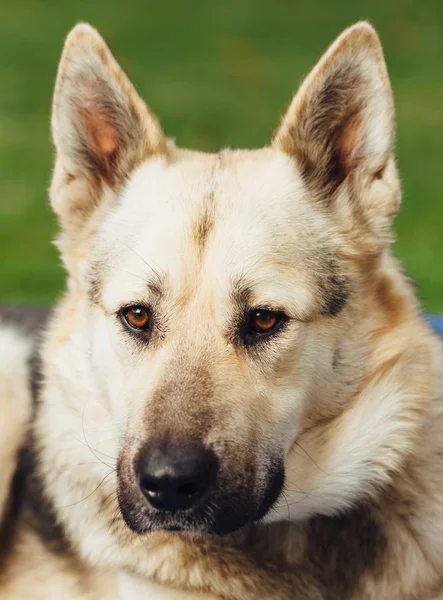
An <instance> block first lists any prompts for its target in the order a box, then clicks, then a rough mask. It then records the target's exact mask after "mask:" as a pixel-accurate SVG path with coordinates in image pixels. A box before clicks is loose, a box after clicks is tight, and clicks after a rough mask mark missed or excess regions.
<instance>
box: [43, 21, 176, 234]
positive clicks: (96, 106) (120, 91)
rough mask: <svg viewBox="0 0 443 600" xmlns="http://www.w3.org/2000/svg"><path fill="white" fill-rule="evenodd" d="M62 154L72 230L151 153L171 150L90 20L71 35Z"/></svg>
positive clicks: (57, 204)
mask: <svg viewBox="0 0 443 600" xmlns="http://www.w3.org/2000/svg"><path fill="white" fill-rule="evenodd" d="M52 133H53V139H54V144H55V147H56V152H57V162H56V167H55V173H54V180H53V184H52V187H51V203H52V206H53V208H54V210H55V212H56V214H57V215H58V217H59V219H60V222H61V225H62V228H63V229H64V230H70V231H75V230H78V228H79V227H81V226H82V224H84V223H85V221H86V220H87V218H88V216H89V215H90V213H91V212H92V211H93V210H94V209H95V208H96V206H97V205H98V204H99V203H100V200H101V198H103V197H104V195H105V192H109V191H111V192H112V191H115V189H117V188H118V186H119V185H121V184H122V183H123V182H124V180H125V178H126V177H127V176H128V175H129V174H130V173H131V171H132V170H133V169H134V168H135V167H136V166H137V165H138V164H140V163H141V162H142V161H143V160H145V159H146V158H148V157H149V156H152V155H155V154H161V153H164V152H165V151H166V146H167V141H166V138H165V136H164V134H163V132H162V130H161V128H160V125H159V123H158V121H157V119H156V117H155V116H154V115H153V114H152V113H151V111H150V109H149V108H148V107H147V106H146V104H145V103H144V102H143V100H142V99H141V98H140V97H139V95H138V94H137V92H136V91H135V89H134V87H133V85H132V84H131V83H130V81H129V80H128V78H127V77H126V75H125V74H124V72H123V71H122V69H121V68H120V66H119V65H118V64H117V62H116V61H115V59H114V57H113V56H112V54H111V52H110V50H109V48H108V47H107V45H106V44H105V42H104V40H103V39H102V38H101V37H100V35H99V34H98V33H97V31H96V30H95V29H93V28H92V27H90V26H89V25H85V24H80V25H77V26H76V27H75V28H74V29H73V30H72V31H71V33H70V34H69V35H68V37H67V39H66V43H65V47H64V51H63V55H62V58H61V61H60V66H59V70H58V75H57V81H56V85H55V92H54V102H53V111H52Z"/></svg>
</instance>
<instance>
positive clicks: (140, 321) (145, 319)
mask: <svg viewBox="0 0 443 600" xmlns="http://www.w3.org/2000/svg"><path fill="white" fill-rule="evenodd" d="M122 317H123V319H124V320H125V321H126V323H127V324H128V325H129V327H132V328H133V329H142V330H146V329H149V326H150V321H151V318H150V315H149V311H148V309H147V308H145V307H144V306H130V307H129V308H125V309H124V310H123V312H122Z"/></svg>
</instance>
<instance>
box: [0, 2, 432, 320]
mask: <svg viewBox="0 0 443 600" xmlns="http://www.w3.org/2000/svg"><path fill="white" fill-rule="evenodd" d="M362 18H365V19H369V20H370V21H372V23H373V24H374V25H375V26H376V28H377V29H378V31H379V33H380V36H381V38H382V41H383V44H384V47H385V52H386V58H387V62H388V66H389V70H390V73H391V77H392V82H393V87H394V93H395V96H396V103H397V114H398V135H397V152H398V163H399V167H400V171H401V175H402V181H403V191H404V194H403V205H402V208H401V212H400V215H399V217H398V218H397V220H396V225H395V226H396V234H397V239H398V241H397V242H396V247H395V251H396V253H397V255H399V256H400V257H401V258H402V259H403V261H404V263H405V266H406V269H407V271H408V272H409V273H410V275H411V276H412V277H413V278H414V279H415V281H416V283H417V289H418V292H419V294H420V297H421V299H422V301H423V303H424V305H425V307H426V308H427V309H428V310H434V311H441V312H443V285H442V284H443V267H442V264H441V261H442V259H443V217H442V215H443V211H442V206H441V203H442V202H443V198H442V193H443V170H442V168H441V167H442V158H443V2H442V1H441V0H421V1H417V0H402V1H393V0H391V1H389V0H373V1H372V2H367V3H362V2H356V1H355V0H345V1H339V2H337V1H333V0H315V1H308V0H304V1H294V0H292V1H289V0H272V1H271V0H266V1H259V0H256V1H253V0H237V1H233V0H206V1H202V0H198V1H185V0H175V1H168V0H163V1H159V0H157V1H156V2H152V1H141V0H139V1H135V0H125V1H121V2H115V1H112V0H88V1H86V0H71V1H70V2H65V1H64V0H58V1H55V0H45V1H43V0H41V1H38V0H27V1H26V2H25V1H20V0H15V1H14V0H12V1H9V2H7V1H6V0H1V8H0V253H1V260H0V302H14V303H27V302H34V303H41V302H48V301H52V300H53V299H54V298H55V297H56V296H57V294H58V293H59V292H60V291H61V290H62V288H63V277H64V274H63V270H62V268H61V266H60V262H59V259H58V256H57V252H56V250H55V248H54V246H53V245H51V244H50V241H51V240H52V239H53V238H54V236H55V233H56V224H55V222H54V219H53V217H52V215H51V212H50V210H49V207H48V201H47V188H48V185H49V181H50V172H51V164H52V148H51V143H50V138H49V110H50V101H51V94H52V87H53V82H54V77H55V73H56V68H57V62H58V58H59V56H60V52H61V49H62V44H63V39H64V37H65V35H66V33H67V32H68V30H69V29H70V28H71V27H72V26H73V25H74V24H75V23H76V22H78V21H80V20H82V21H89V22H90V23H91V24H93V25H94V26H95V27H97V28H98V29H99V30H100V32H101V33H102V34H103V35H104V37H105V38H106V39H107V41H108V42H109V44H110V46H111V48H112V50H113V51H114V53H115V54H116V55H117V57H118V59H119V60H120V61H121V63H122V64H123V66H124V68H125V69H126V70H127V71H128V73H129V75H130V77H131V78H132V79H133V81H134V82H135V84H136V87H137V88H138V89H139V91H140V92H141V94H142V95H143V96H144V97H145V98H146V99H147V101H148V103H149V104H150V105H151V107H152V108H153V110H154V111H155V112H156V113H157V114H158V115H159V117H160V120H161V122H162V124H163V126H164V128H165V130H166V132H167V133H168V135H170V136H172V137H175V138H176V140H177V142H178V143H179V144H180V145H185V146H189V147H193V148H201V149H204V150H217V149H218V148H220V147H223V146H231V147H235V146H243V147H254V146H261V145H264V144H266V143H267V142H268V140H269V138H270V136H271V133H272V131H273V129H274V127H275V126H276V124H277V122H278V120H279V117H280V115H281V114H282V112H283V111H284V108H285V106H286V105H287V104H288V102H289V101H290V99H291V96H292V94H293V92H294V91H295V89H296V88H297V86H298V84H299V83H300V80H301V78H302V77H303V75H305V74H306V73H307V71H308V70H309V69H310V68H311V67H312V66H313V65H314V63H315V61H316V60H317V59H318V58H319V56H320V55H321V54H322V52H323V51H324V50H325V49H326V47H327V45H328V44H329V43H330V42H331V41H332V40H333V39H334V38H335V37H336V36H337V35H338V34H339V33H340V31H341V30H342V29H343V28H344V27H346V26H348V25H350V24H351V23H353V22H355V21H357V20H359V19H362Z"/></svg>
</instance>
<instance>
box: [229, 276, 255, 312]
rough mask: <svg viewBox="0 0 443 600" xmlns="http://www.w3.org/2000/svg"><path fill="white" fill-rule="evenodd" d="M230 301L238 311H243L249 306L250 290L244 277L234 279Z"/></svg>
mask: <svg viewBox="0 0 443 600" xmlns="http://www.w3.org/2000/svg"><path fill="white" fill-rule="evenodd" d="M230 295H231V299H232V302H233V304H234V305H235V306H236V307H237V309H238V310H239V311H244V310H245V308H247V307H249V306H250V304H251V296H252V292H251V288H250V286H249V285H247V284H246V282H245V278H244V276H240V277H238V278H237V279H235V280H234V281H233V283H232V287H231V292H230Z"/></svg>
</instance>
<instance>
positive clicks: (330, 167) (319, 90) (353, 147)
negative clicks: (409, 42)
mask: <svg viewBox="0 0 443 600" xmlns="http://www.w3.org/2000/svg"><path fill="white" fill-rule="evenodd" d="M394 129H395V127H394V103H393V97H392V91H391V86H390V83H389V77H388V73H387V69H386V64H385V61H384V58H383V51H382V47H381V44H380V40H379V38H378V36H377V34H376V32H375V31H374V29H373V28H372V27H371V26H370V25H369V24H367V23H358V24H356V25H354V26H353V27H350V28H349V29H347V30H345V31H344V32H343V34H342V35H341V36H340V37H339V38H338V39H337V40H336V41H335V42H334V43H333V44H332V46H331V47H330V48H329V50H328V51H327V52H326V53H325V55H324V56H323V57H322V58H321V60H320V62H319V63H318V64H317V66H316V67H315V68H314V69H313V70H312V72H311V73H310V74H309V75H308V77H307V78H306V80H305V81H304V83H303V84H302V86H301V88H300V89H299V91H298V93H297V94H296V96H295V98H294V100H293V101H292V103H291V105H290V107H289V110H288V112H287V114H286V115H285V117H284V118H283V121H282V123H281V125H280V128H279V129H278V131H277V133H276V134H275V137H274V141H273V144H274V146H276V147H278V148H279V149H280V150H282V151H283V152H285V153H286V154H288V155H290V156H292V157H294V158H295V160H296V162H297V164H298V167H299V169H300V171H301V174H302V176H303V178H304V180H305V182H306V183H307V185H308V186H309V187H310V189H311V190H312V191H314V192H315V193H318V194H319V195H320V196H323V197H324V196H329V197H330V196H331V195H333V194H334V192H336V190H338V188H339V187H340V186H341V184H342V183H343V182H344V181H345V180H347V178H348V177H349V176H350V175H352V174H355V173H361V174H363V175H368V176H369V177H375V178H377V177H380V176H381V175H382V173H383V171H384V169H385V167H386V165H387V163H388V161H389V159H390V156H391V152H392V146H393V141H394V133H395V131H394Z"/></svg>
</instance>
